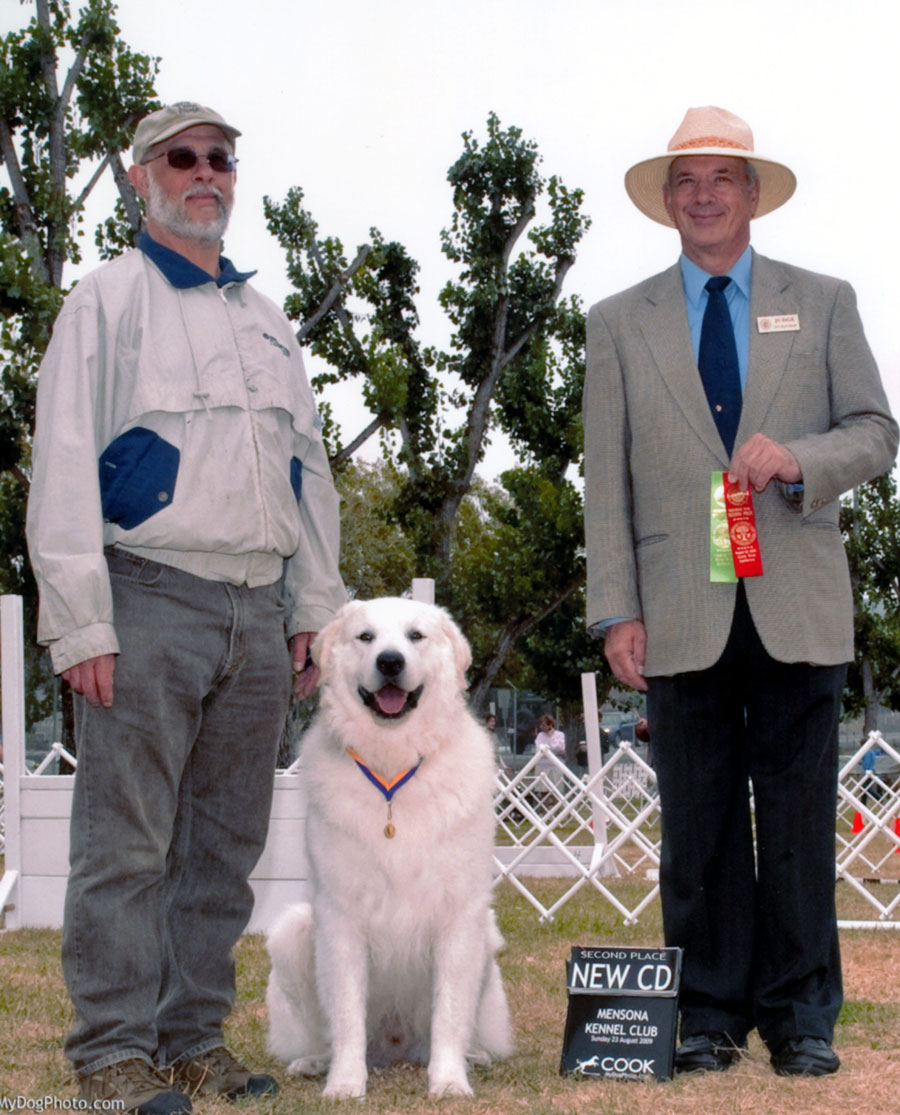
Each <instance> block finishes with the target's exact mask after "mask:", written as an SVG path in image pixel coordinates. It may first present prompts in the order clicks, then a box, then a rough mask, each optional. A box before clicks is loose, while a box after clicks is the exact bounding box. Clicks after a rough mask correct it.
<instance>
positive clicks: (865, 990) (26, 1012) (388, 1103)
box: [0, 880, 900, 1115]
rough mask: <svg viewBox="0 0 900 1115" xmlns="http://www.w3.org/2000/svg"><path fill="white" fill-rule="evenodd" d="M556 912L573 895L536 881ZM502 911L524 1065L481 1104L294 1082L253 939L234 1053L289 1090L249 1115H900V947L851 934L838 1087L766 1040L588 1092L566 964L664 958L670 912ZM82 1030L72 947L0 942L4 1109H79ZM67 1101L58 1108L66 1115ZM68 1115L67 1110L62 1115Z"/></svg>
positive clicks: (392, 1075) (486, 1078)
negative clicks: (635, 953)
mask: <svg viewBox="0 0 900 1115" xmlns="http://www.w3.org/2000/svg"><path fill="white" fill-rule="evenodd" d="M532 882H533V883H534V885H535V888H536V889H538V888H539V889H540V892H541V898H542V900H543V901H544V904H545V905H549V904H550V903H551V902H552V901H553V897H554V895H555V894H556V893H557V892H558V890H559V888H560V885H561V884H560V883H559V882H557V881H554V880H546V881H544V882H541V883H539V882H538V881H535V880H533V881H532ZM497 910H498V914H499V919H500V924H501V928H502V930H503V932H504V935H505V936H506V938H507V949H506V952H505V954H504V956H503V958H502V961H501V964H502V968H503V972H504V977H505V980H506V984H507V991H508V995H509V999H510V1004H511V1007H512V1012H513V1019H514V1023H515V1027H516V1035H517V1046H518V1049H517V1052H516V1053H515V1054H514V1056H513V1057H512V1058H510V1060H509V1061H507V1062H505V1063H503V1064H499V1065H494V1066H492V1067H491V1068H488V1069H479V1070H475V1071H474V1072H472V1074H471V1079H472V1083H473V1085H474V1088H475V1098H474V1099H470V1100H460V1099H449V1100H441V1101H439V1102H438V1103H436V1102H435V1101H433V1100H430V1099H429V1098H428V1096H427V1084H426V1079H425V1070H424V1069H422V1068H418V1067H416V1068H411V1067H400V1068H394V1069H389V1070H382V1071H378V1072H376V1073H373V1074H372V1076H371V1077H370V1082H369V1091H368V1096H367V1098H366V1100H365V1102H364V1104H362V1105H361V1104H360V1103H358V1102H356V1101H347V1102H345V1103H341V1104H335V1103H330V1102H325V1101H323V1100H322V1099H321V1098H320V1090H321V1085H322V1082H321V1080H305V1079H299V1080H288V1079H286V1078H285V1076H284V1073H283V1070H282V1066H280V1065H278V1064H277V1063H276V1062H274V1061H273V1060H272V1058H270V1057H269V1056H268V1054H267V1053H266V1048H265V1036H266V1012H265V1004H264V996H265V987H266V979H267V974H268V959H267V955H266V951H265V946H264V943H263V941H262V939H261V938H260V937H255V936H251V937H245V938H244V939H243V940H242V941H241V942H240V944H239V946H238V949H237V955H236V959H237V969H238V991H239V994H238V1001H237V1004H236V1007H235V1010H234V1013H233V1015H232V1017H231V1019H230V1023H229V1041H230V1043H231V1045H232V1047H233V1048H234V1049H235V1051H236V1052H237V1053H238V1054H239V1055H240V1056H242V1057H243V1058H244V1059H245V1060H246V1061H248V1063H250V1064H251V1065H252V1066H253V1067H254V1068H262V1069H266V1070H268V1071H270V1072H272V1073H274V1074H275V1075H276V1076H278V1077H279V1078H280V1079H281V1080H282V1081H283V1087H282V1090H281V1092H280V1094H279V1095H278V1096H277V1097H276V1098H275V1099H273V1100H268V1101H264V1102H254V1101H244V1102H243V1103H242V1104H240V1105H238V1106H239V1108H240V1110H242V1111H244V1112H246V1113H248V1115H249V1112H251V1111H252V1112H259V1115H294V1113H296V1112H304V1113H305V1112H310V1113H318V1112H335V1111H336V1110H347V1111H360V1110H364V1111H366V1112H367V1113H368V1112H372V1113H376V1115H382V1113H384V1115H393V1113H398V1112H403V1113H408V1115H421V1113H424V1112H431V1111H433V1110H434V1109H435V1108H436V1107H439V1109H440V1111H441V1113H442V1115H456V1113H457V1112H461V1113H462V1112H465V1113H471V1115H476V1113H478V1115H482V1113H483V1115H488V1113H490V1115H495V1113H496V1115H516V1113H519V1112H521V1113H523V1115H543V1113H547V1115H550V1113H553V1115H568V1113H570V1112H571V1113H581V1112H584V1113H590V1115H644V1113H646V1115H668V1113H675V1115H682V1113H692V1115H717V1113H719V1112H721V1113H743V1112H747V1113H750V1112H752V1113H754V1115H758V1113H765V1115H781V1113H791V1115H803V1113H818V1112H834V1113H835V1115H838V1113H839V1115H898V1112H900V933H898V932H896V931H891V930H883V931H880V930H856V931H853V932H845V933H843V934H842V947H843V956H844V981H845V994H846V1003H845V1006H844V1009H843V1011H842V1013H841V1018H840V1021H839V1024H838V1028H837V1034H836V1039H835V1046H836V1049H837V1051H838V1053H839V1054H840V1056H841V1059H842V1061H843V1067H842V1069H841V1071H840V1072H839V1073H838V1074H837V1075H836V1076H834V1077H831V1078H826V1079H819V1080H786V1079H782V1078H779V1077H776V1076H775V1075H774V1074H773V1073H772V1071H771V1070H770V1068H769V1066H768V1059H767V1055H766V1052H765V1050H764V1048H763V1047H762V1045H761V1044H760V1043H759V1041H758V1039H757V1038H756V1037H755V1035H754V1036H753V1037H752V1038H751V1044H750V1051H749V1055H748V1056H747V1057H746V1058H745V1059H744V1060H743V1061H742V1062H741V1063H740V1064H739V1065H738V1066H736V1067H735V1068H734V1069H732V1070H731V1071H729V1072H727V1073H721V1074H713V1075H707V1076H698V1077H683V1078H678V1079H676V1080H675V1081H674V1082H670V1083H664V1084H653V1083H650V1084H635V1083H625V1082H617V1081H584V1080H578V1081H576V1080H573V1079H568V1078H567V1079H564V1078H562V1077H560V1076H559V1074H558V1069H559V1059H560V1052H561V1047H562V1034H563V1025H564V1021H565V1012H566V992H565V960H566V957H567V956H568V953H569V949H570V947H571V946H572V945H573V944H579V945H594V944H607V945H608V944H619V945H658V944H660V943H661V940H662V931H661V927H660V922H659V909H658V904H656V905H654V906H653V907H651V908H650V909H648V910H647V912H646V913H645V914H644V915H643V916H642V919H641V924H640V925H638V926H630V927H629V926H625V925H623V924H622V921H621V919H619V918H618V917H617V916H614V914H613V913H612V912H611V910H610V907H609V906H608V905H607V904H605V903H603V902H601V900H600V899H599V898H598V897H597V896H596V894H595V893H593V892H591V891H590V890H589V889H588V888H584V889H583V890H582V891H581V892H580V893H579V894H578V895H577V896H576V897H575V898H574V899H573V900H572V901H570V902H569V903H568V904H567V905H566V906H565V907H564V908H563V909H562V911H561V912H560V914H559V915H558V917H557V920H556V921H555V922H554V924H552V925H550V926H541V925H539V924H538V922H537V919H536V916H535V913H534V911H533V909H532V908H531V907H530V906H529V905H528V904H527V903H526V902H525V901H524V900H523V899H522V898H520V897H519V896H518V895H516V893H515V892H514V891H513V889H512V888H511V887H509V886H508V885H504V887H503V888H502V889H501V890H500V891H499V892H498V895H497ZM70 1020H71V1011H70V1007H69V1003H68V1000H67V998H66V994H65V990H64V988H63V984H62V978H61V974H60V966H59V933H58V932H56V931H50V930H16V931H11V932H6V933H2V934H0V1109H2V1108H3V1106H4V1105H5V1106H7V1107H8V1105H9V1103H10V1102H13V1103H19V1102H21V1101H18V1100H17V1097H19V1096H24V1097H27V1098H28V1099H29V1100H31V1101H40V1100H42V1099H43V1097H57V1098H58V1100H59V1101H64V1100H66V1099H68V1098H71V1097H73V1096H74V1095H75V1088H74V1086H73V1082H72V1078H71V1074H70V1070H69V1066H68V1062H67V1061H66V1060H65V1058H64V1057H63V1054H62V1051H61V1038H62V1035H63V1034H64V1033H65V1031H66V1029H67V1028H68V1026H69V1024H70ZM52 1103H53V1101H52V1100H51V1101H50V1102H49V1104H47V1106H46V1107H45V1109H46V1110H48V1111H50V1110H53V1107H52V1106H51V1105H52ZM57 1109H60V1108H59V1107H57ZM195 1110H196V1111H198V1112H199V1113H209V1115H225V1112H233V1111H234V1110H235V1105H232V1104H228V1103H226V1102H220V1101H210V1100H202V1101H198V1102H197V1103H196V1104H195Z"/></svg>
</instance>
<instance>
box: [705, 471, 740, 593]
mask: <svg viewBox="0 0 900 1115" xmlns="http://www.w3.org/2000/svg"><path fill="white" fill-rule="evenodd" d="M709 579H710V580H711V581H712V582H713V584H720V585H728V584H735V583H736V582H737V579H738V578H737V574H736V573H735V571H734V558H733V557H732V556H731V538H730V535H729V532H728V515H727V513H726V511H725V475H724V473H721V472H714V473H713V474H712V480H711V481H710V485H709Z"/></svg>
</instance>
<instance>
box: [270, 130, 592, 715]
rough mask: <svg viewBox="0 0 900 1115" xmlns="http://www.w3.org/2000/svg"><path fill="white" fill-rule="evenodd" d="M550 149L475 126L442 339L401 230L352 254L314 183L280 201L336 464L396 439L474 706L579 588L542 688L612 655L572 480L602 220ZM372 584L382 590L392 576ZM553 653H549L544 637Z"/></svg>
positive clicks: (297, 312)
mask: <svg viewBox="0 0 900 1115" xmlns="http://www.w3.org/2000/svg"><path fill="white" fill-rule="evenodd" d="M539 164H540V155H539V153H538V150H537V146H536V144H534V143H533V142H532V141H530V140H526V139H524V138H523V137H522V133H521V131H520V130H519V129H518V128H506V129H504V128H503V127H502V126H501V124H500V122H499V120H498V119H497V117H496V116H495V115H493V114H492V115H490V116H489V117H488V121H487V136H486V139H485V140H484V141H483V142H482V141H480V140H479V139H478V138H476V137H475V136H474V135H473V134H472V133H471V132H467V133H465V134H464V135H463V151H462V154H461V156H460V158H459V159H458V160H457V161H456V162H455V163H454V164H453V166H452V167H451V168H450V170H449V172H448V180H449V183H450V185H451V188H452V195H453V211H452V215H451V220H450V223H449V226H448V227H447V228H446V229H444V231H443V233H442V235H441V244H442V249H443V252H444V255H445V256H446V257H447V259H448V261H449V262H450V263H451V264H452V266H453V269H454V278H452V279H451V280H450V281H449V282H448V283H447V284H446V285H445V287H444V288H443V290H442V291H441V294H440V305H441V307H442V309H443V310H444V312H445V314H446V318H447V321H448V323H449V331H450V335H449V343H448V344H446V345H445V346H444V347H439V346H437V345H431V346H426V345H423V344H422V343H421V342H420V340H419V337H418V326H419V316H418V310H417V305H416V296H417V295H418V293H419V291H418V286H417V275H418V265H417V263H416V262H415V261H414V260H413V259H411V258H410V257H409V255H408V254H407V252H406V250H405V248H404V247H403V245H402V244H400V243H398V242H397V241H389V240H386V239H385V238H384V237H383V236H382V234H381V233H380V232H379V231H378V230H377V229H374V228H373V229H372V230H371V233H370V242H369V243H368V244H367V245H364V246H362V247H361V248H360V249H359V250H358V251H357V253H356V255H355V258H353V259H352V260H350V259H349V258H348V255H349V253H347V252H346V251H345V249H344V246H343V244H342V242H341V241H340V240H339V239H338V238H337V237H334V236H322V235H321V234H320V231H319V228H318V226H317V224H316V222H315V220H314V219H313V217H312V215H311V214H310V213H309V212H308V211H306V210H305V209H304V208H303V193H302V190H301V189H300V188H299V187H295V188H293V189H292V190H290V191H289V192H288V194H287V196H286V198H285V200H284V201H283V202H281V203H276V202H274V201H272V200H271V199H270V198H266V199H265V202H264V204H265V210H266V217H267V220H268V224H269V228H270V230H271V231H272V232H273V233H274V234H275V235H276V237H277V238H278V240H279V242H280V244H281V245H282V247H283V248H284V250H285V252H286V255H287V264H288V275H289V278H290V280H291V283H292V285H293V287H294V292H293V293H292V294H291V295H290V296H289V297H288V299H287V301H286V304H285V310H286V312H287V314H288V316H289V317H290V318H292V319H293V320H295V321H297V322H298V323H300V328H299V330H298V338H299V339H300V341H301V343H304V344H306V345H309V346H310V348H311V350H312V352H313V353H314V354H315V355H316V356H318V357H321V358H322V359H323V360H324V361H325V362H326V363H327V365H328V367H327V369H326V370H325V371H324V372H321V373H319V374H318V375H316V376H315V377H314V381H313V383H314V387H315V389H316V390H317V391H318V392H320V393H324V394H325V399H324V405H323V410H324V413H325V431H326V438H327V439H328V442H329V447H330V452H331V457H332V463H333V464H334V465H335V466H336V468H337V469H338V470H340V469H341V468H342V467H343V466H344V465H345V463H346V462H347V460H349V459H350V458H351V456H352V455H353V454H354V453H355V452H356V450H357V449H358V448H359V447H360V446H361V445H362V444H363V443H364V442H365V441H367V440H368V439H369V438H371V437H372V436H373V435H376V434H378V435H380V436H381V437H382V439H383V445H384V448H385V452H386V453H387V454H388V455H389V456H390V455H391V453H392V452H393V451H394V449H396V466H395V476H396V478H397V486H396V491H395V492H394V493H393V494H392V497H391V504H390V509H389V515H390V517H391V519H392V521H393V522H394V523H396V526H397V528H398V530H399V531H400V532H401V533H402V535H403V537H404V538H405V539H406V540H407V543H408V544H409V545H411V546H412V550H413V559H414V565H413V568H414V570H415V572H416V574H417V575H419V576H431V577H434V579H435V581H436V589H437V597H438V599H439V600H440V601H441V603H443V604H445V605H446V606H447V607H449V608H450V609H451V610H452V611H453V613H454V615H456V617H457V618H458V619H459V620H460V622H461V623H462V624H463V626H464V628H465V630H466V632H467V634H468V635H469V638H470V641H471V642H472V644H473V651H474V657H475V670H474V671H473V689H472V696H473V703H474V704H475V705H476V707H477V706H479V705H480V704H481V702H482V701H483V700H484V697H485V696H486V692H487V689H488V688H489V687H490V686H491V685H494V684H502V683H503V682H504V680H505V679H506V677H508V676H511V674H510V671H513V672H515V671H521V670H523V669H525V668H526V667H527V662H528V657H529V655H530V654H532V653H533V650H532V648H534V647H537V646H538V643H537V642H532V641H529V636H530V635H531V633H532V632H534V631H535V630H536V629H537V628H538V627H540V626H541V625H542V624H544V623H545V621H546V619H547V617H549V616H551V615H553V614H554V613H556V612H558V611H559V610H560V609H561V608H563V607H564V606H566V605H568V602H571V605H570V607H571V612H567V613H566V614H567V621H566V623H564V624H562V625H557V626H556V627H555V628H554V630H556V631H558V632H559V633H560V638H561V639H562V642H560V643H559V645H558V646H557V651H558V654H557V658H556V666H555V668H553V669H551V670H547V671H546V672H545V673H544V676H543V683H544V684H543V689H544V691H546V692H548V693H551V694H552V693H554V692H556V691H558V689H559V687H560V686H567V685H569V670H570V668H572V667H573V666H574V665H575V663H576V660H577V663H578V665H588V666H590V667H591V668H594V669H600V670H601V671H605V666H604V665H603V663H602V655H601V654H600V653H599V647H598V646H597V644H595V643H591V644H590V647H588V646H587V645H586V643H587V640H586V637H585V636H584V634H583V630H582V628H583V618H582V617H580V616H578V617H577V619H576V617H575V611H576V610H577V607H578V605H579V603H580V593H581V592H582V589H583V584H584V552H583V550H584V547H583V533H582V531H583V528H582V518H581V496H580V493H579V490H578V487H577V484H576V483H575V482H574V480H573V478H575V477H577V471H578V468H579V467H580V461H581V455H582V436H581V423H580V407H581V387H582V379H583V363H584V340H583V338H584V316H583V313H582V310H581V307H580V305H579V303H578V301H577V299H574V298H571V299H568V300H565V299H563V298H562V289H563V283H564V280H565V277H566V274H567V273H568V271H569V268H570V267H571V266H572V264H573V263H574V260H575V249H576V246H577V244H578V242H579V241H580V239H581V237H582V235H583V234H584V232H585V230H586V229H587V227H588V225H589V221H588V219H587V217H585V216H584V215H583V214H582V212H581V205H582V193H581V191H580V190H569V189H568V188H567V187H566V186H565V185H564V184H563V183H562V182H561V181H560V180H559V179H558V178H556V177H551V178H550V179H549V180H546V179H545V178H544V177H542V175H541V173H540V170H539ZM341 380H356V381H358V382H359V384H360V391H361V395H362V398H363V400H364V401H365V403H366V405H367V407H368V410H369V412H370V415H371V418H370V420H369V421H368V423H367V424H366V425H365V427H364V428H363V429H362V430H361V431H360V432H359V433H358V434H356V435H355V436H353V437H351V438H350V439H349V440H348V441H346V442H345V441H344V440H343V432H342V431H341V429H340V428H339V426H338V424H337V422H336V421H335V415H334V414H333V413H332V411H331V409H330V408H329V406H328V402H327V388H328V385H329V384H331V383H336V382H338V381H341ZM497 430H502V431H503V432H504V433H505V434H506V436H507V437H508V438H509V439H510V440H511V442H512V444H513V445H514V446H515V448H516V450H517V452H518V455H519V457H520V460H521V465H520V467H518V468H516V469H513V470H510V471H509V472H508V473H506V474H504V476H503V477H502V479H501V486H500V487H489V486H485V485H483V484H482V483H480V482H479V480H478V477H477V473H476V470H477V467H478V465H479V462H480V461H481V460H482V457H483V454H484V450H485V447H486V445H487V443H488V441H489V439H490V437H491V435H492V433H495V432H496V431H497ZM344 521H345V523H346V522H347V519H346V516H345V520H344ZM407 583H408V582H407ZM363 587H364V590H365V591H366V593H367V594H371V593H372V592H373V590H374V589H375V587H376V584H375V582H372V583H370V584H367V585H365V586H363ZM576 623H577V626H578V634H577V636H575V638H576V639H577V643H578V646H579V647H580V648H581V651H580V652H579V653H577V654H575V655H574V656H573V655H572V654H571V646H570V643H569V642H568V641H567V640H568V639H569V636H572V635H574V631H573V627H574V626H575V624H576ZM563 632H564V634H563ZM582 652H583V653H582ZM542 653H543V655H544V659H543V661H546V654H547V647H546V645H545V646H544V647H543V648H542ZM576 683H577V678H576Z"/></svg>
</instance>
